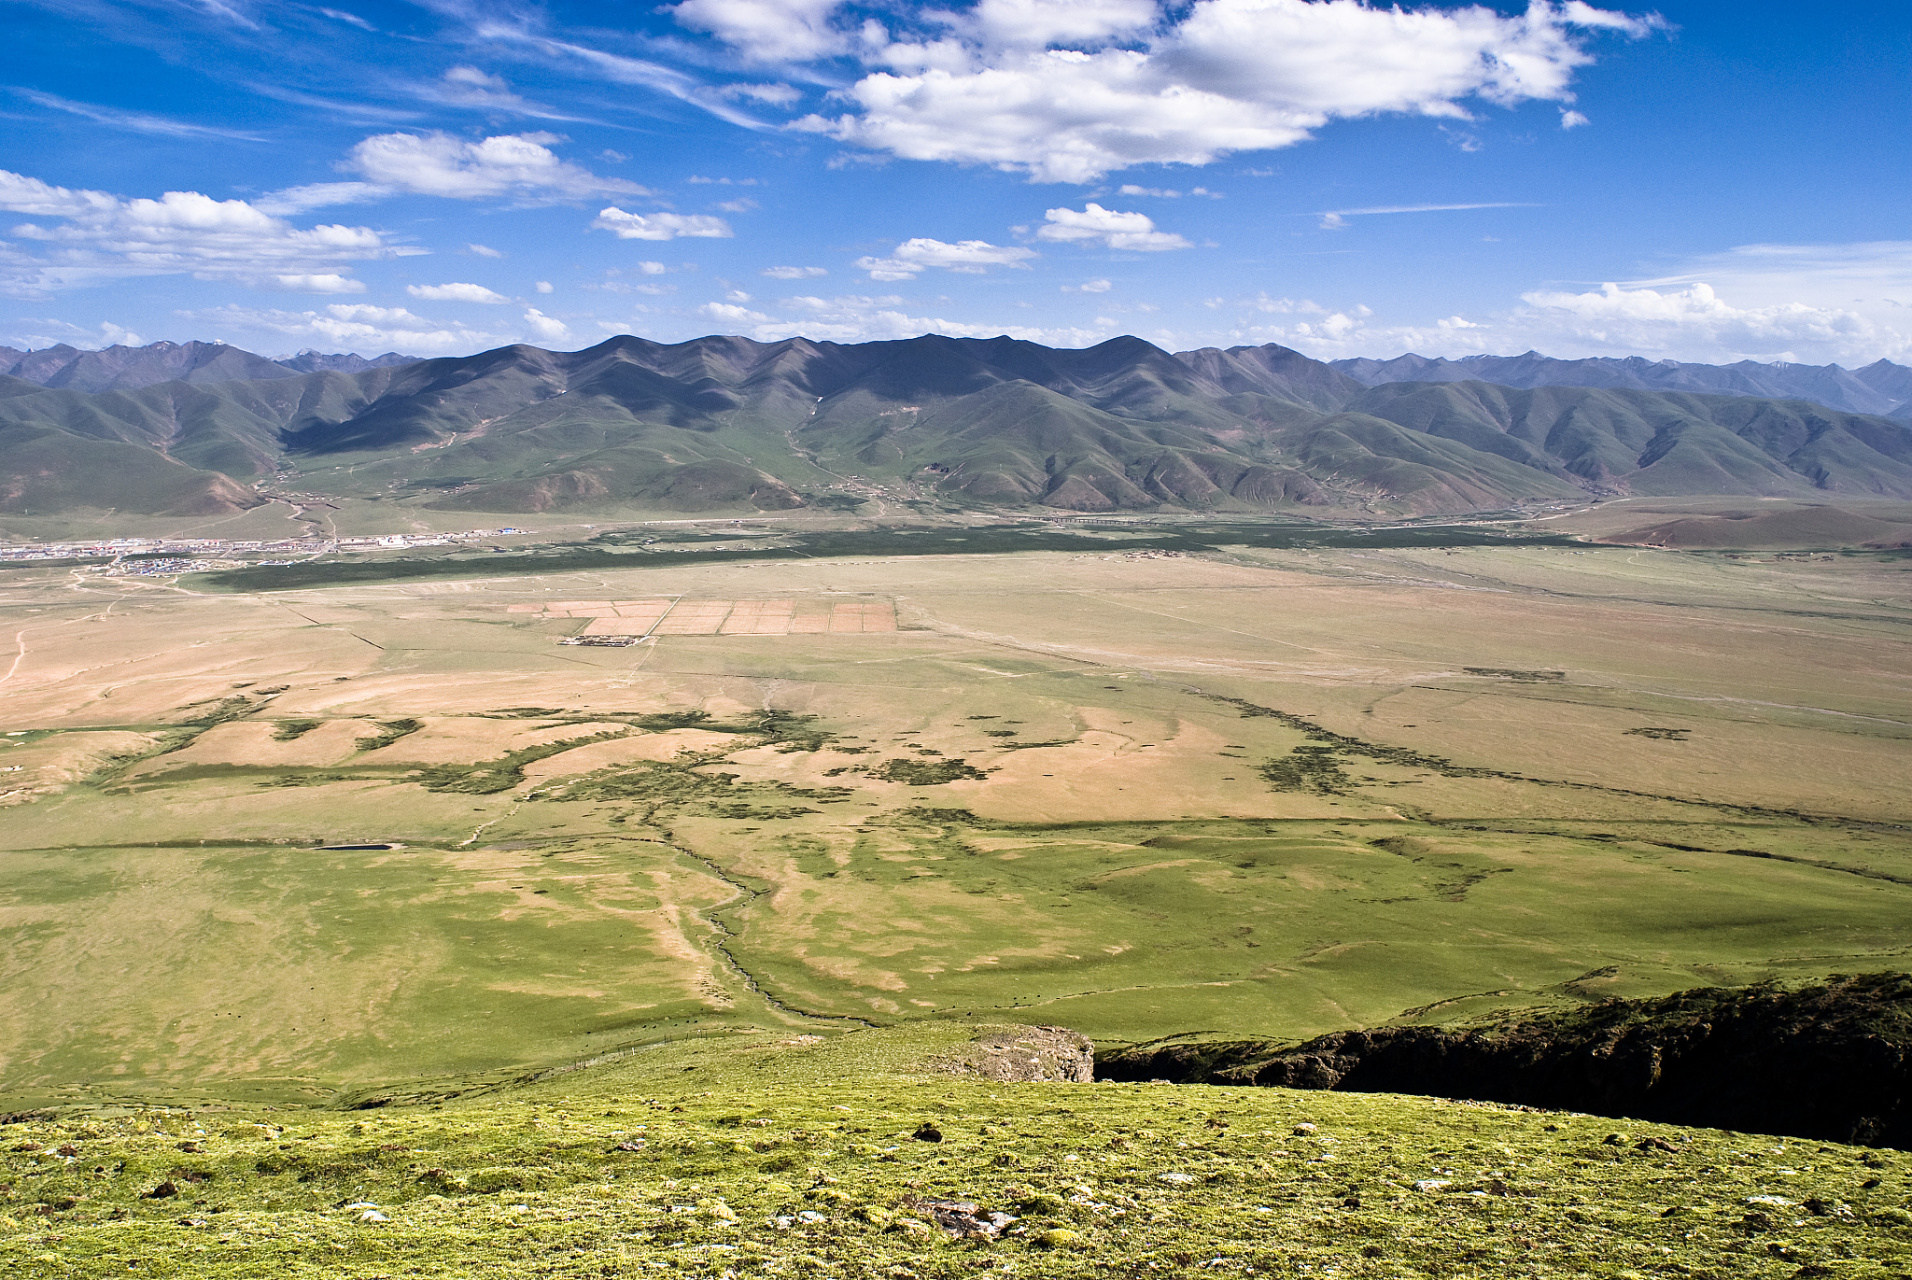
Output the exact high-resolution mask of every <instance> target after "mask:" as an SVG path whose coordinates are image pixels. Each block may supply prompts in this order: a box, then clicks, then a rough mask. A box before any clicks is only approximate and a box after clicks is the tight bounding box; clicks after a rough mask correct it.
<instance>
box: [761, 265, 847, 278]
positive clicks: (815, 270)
mask: <svg viewBox="0 0 1912 1280" xmlns="http://www.w3.org/2000/svg"><path fill="white" fill-rule="evenodd" d="M757 274H758V275H760V276H769V277H770V278H771V279H772V280H813V279H815V278H816V277H818V276H827V275H829V274H830V273H829V272H828V271H825V270H824V269H823V268H822V267H765V268H764V269H763V270H762V271H759V272H758V273H757Z"/></svg>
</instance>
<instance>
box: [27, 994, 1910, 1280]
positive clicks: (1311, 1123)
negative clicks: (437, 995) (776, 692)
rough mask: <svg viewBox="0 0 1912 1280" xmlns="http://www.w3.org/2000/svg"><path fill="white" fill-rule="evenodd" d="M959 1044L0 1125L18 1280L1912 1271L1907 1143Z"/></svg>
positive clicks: (741, 1054)
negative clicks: (354, 1100)
mask: <svg viewBox="0 0 1912 1280" xmlns="http://www.w3.org/2000/svg"><path fill="white" fill-rule="evenodd" d="M969 1034H970V1029H969V1028H966V1027H964V1028H953V1027H950V1026H947V1025H945V1026H942V1027H933V1028H924V1027H917V1028H910V1029H905V1030H901V1031H895V1032H890V1031H885V1032H872V1033H854V1034H850V1035H844V1036H839V1037H835V1038H831V1039H822V1040H819V1039H816V1038H814V1037H805V1036H798V1035H793V1034H792V1033H789V1032H782V1033H762V1034H746V1035H738V1036H734V1037H730V1038H727V1039H724V1040H721V1041H701V1042H680V1043H678V1044H675V1045H667V1046H661V1047H659V1048H656V1049H654V1050H650V1051H645V1052H642V1053H638V1054H635V1055H632V1056H631V1057H628V1058H625V1059H623V1060H621V1061H618V1062H616V1063H613V1064H611V1065H608V1066H603V1067H598V1068H593V1069H590V1070H586V1071H579V1072H572V1073H566V1074H563V1075H559V1076H556V1077H553V1078H550V1079H547V1080H545V1081H544V1082H542V1083H535V1084H530V1085H527V1086H522V1087H520V1088H517V1089H515V1090H512V1091H508V1092H500V1093H492V1094H487V1095H484V1096H480V1097H470V1098H464V1099H458V1098H450V1099H449V1100H447V1101H444V1102H442V1103H438V1104H431V1103H417V1104H412V1105H400V1104H399V1103H396V1102H394V1103H391V1104H388V1105H385V1106H382V1107H379V1108H378V1109H375V1110H367V1111H357V1112H300V1111H265V1112H241V1111H210V1110H201V1111H197V1112H188V1111H181V1110H171V1111H165V1110H149V1111H138V1112H131V1111H129V1112H123V1113H118V1114H114V1113H109V1112H97V1113H91V1114H74V1115H70V1116H66V1117H63V1118H58V1119H29V1120H26V1121H23V1122H17V1123H13V1124H9V1125H6V1126H4V1127H0V1149H3V1154H4V1161H5V1171H4V1173H0V1181H3V1182H4V1184H5V1188H6V1189H5V1200H4V1203H0V1212H4V1215H5V1216H4V1217H0V1274H5V1275H7V1276H19V1277H42V1276H43V1277H76V1276H88V1277H90V1276H108V1275H111V1276H128V1275H142V1276H178V1277H207V1278H213V1277H221V1278H223V1277H254V1276H258V1277H273V1278H274V1280H278V1278H281V1277H303V1276H325V1277H357V1278H360V1280H373V1278H374V1277H384V1278H387V1280H394V1278H396V1277H400V1276H446V1277H453V1276H456V1277H463V1276H473V1277H523V1276H572V1277H587V1276H588V1277H599V1276H648V1275H660V1274H664V1275H669V1274H677V1275H687V1276H706V1277H713V1278H716V1277H751V1276H829V1277H857V1278H860V1277H871V1278H878V1277H881V1278H884V1280H908V1278H910V1277H956V1276H976V1275H988V1274H1000V1275H1018V1276H1031V1277H1076V1276H1083V1277H1087V1276H1096V1277H1103V1276H1107V1277H1137V1276H1179V1275H1190V1276H1193V1275H1208V1274H1222V1275H1238V1276H1248V1275H1256V1276H1294V1277H1300V1276H1310V1277H1326V1276H1343V1277H1373V1278H1375V1280H1383V1278H1387V1280H1407V1278H1410V1277H1412V1278H1418V1277H1482V1278H1486V1277H1494V1278H1496V1280H1498V1278H1500V1277H1535V1278H1543V1277H1544V1278H1552V1277H1560V1278H1562V1280H1565V1278H1566V1277H1647V1276H1685V1277H1707V1278H1710V1280H1754V1278H1759V1277H1775V1278H1777V1277H1793V1276H1839V1277H1851V1278H1853V1280H1861V1278H1865V1280H1874V1278H1884V1277H1902V1276H1906V1275H1909V1274H1912V1212H1909V1211H1908V1210H1912V1203H1908V1197H1912V1179H1909V1178H1908V1173H1912V1158H1908V1157H1906V1156H1905V1155H1903V1154H1901V1153H1897V1152H1890V1151H1873V1150H1867V1149H1864V1148H1856V1147H1844V1146H1834V1145H1830V1144H1823V1143H1812V1142H1800V1141H1797V1140H1788V1139H1779V1138H1772V1137H1761V1136H1756V1135H1750V1134H1729V1133H1724V1132H1721V1131H1716V1130H1692V1129H1681V1128H1678V1127H1674V1126H1668V1125H1652V1124H1637V1123H1630V1122H1623V1121H1614V1120H1609V1119H1599V1118H1593V1117H1585V1116H1575V1115H1569V1114H1565V1113H1557V1112H1538V1111H1523V1110H1516V1109H1510V1108H1504V1107H1498V1106H1489V1105H1475V1104H1462V1103H1454V1102H1445V1101H1440V1100H1435V1099H1428V1098H1412V1097H1400V1096H1391V1095H1352V1094H1332V1093H1315V1092H1297V1091H1290V1090H1282V1089H1253V1088H1236V1089H1230V1088H1216V1087H1208V1086H1169V1085H1150V1084H1130V1085H1116V1084H1058V1083H1040V1084H1005V1083H997V1082H992V1081H986V1080H975V1079H958V1078H956V1077H953V1076H949V1075H946V1074H938V1073H937V1072H936V1071H935V1070H934V1068H933V1067H930V1066H926V1065H925V1063H926V1062H929V1061H933V1059H934V1058H935V1057H936V1056H938V1054H940V1053H945V1052H947V1051H948V1050H950V1049H952V1048H953V1047H955V1046H956V1045H957V1044H960V1043H963V1042H966V1040H967V1038H968V1036H969ZM996 1215H1003V1217H998V1216H996ZM1004 1217H1007V1218H1013V1219H1014V1221H1005V1220H1004ZM952 1227H954V1228H956V1229H957V1230H959V1231H965V1232H966V1233H965V1234H955V1233H953V1232H952V1230H951V1228H952Z"/></svg>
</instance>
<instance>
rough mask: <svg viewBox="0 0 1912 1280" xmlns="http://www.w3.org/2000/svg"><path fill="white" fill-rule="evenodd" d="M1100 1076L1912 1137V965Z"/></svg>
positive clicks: (1245, 1048) (1134, 1058)
mask: <svg viewBox="0 0 1912 1280" xmlns="http://www.w3.org/2000/svg"><path fill="white" fill-rule="evenodd" d="M1096 1075H1097V1077H1098V1078H1100V1079H1108V1080H1131V1081H1134V1080H1152V1079H1165V1080H1172V1081H1177V1082H1180V1083H1205V1084H1233V1085H1273V1086H1279V1087H1283V1088H1290V1089H1337V1090H1343V1091H1346V1092H1352V1093H1414V1094H1429V1095H1434V1096H1437V1097H1451V1098H1468V1099H1473V1100H1477V1101H1482V1102H1501V1103H1515V1104H1520V1105H1525V1106H1535V1107H1547V1108H1553V1109H1561V1110H1571V1111H1583V1112H1592V1113H1595V1114H1598V1115H1608V1116H1626V1117H1631V1118H1635V1119H1641V1120H1652V1121H1659V1122H1663V1123H1671V1124H1683V1125H1695V1126H1705V1127H1710V1128H1720V1129H1733V1130H1741V1131H1747V1132H1753V1133H1778V1134H1789V1135H1792V1136H1795V1137H1801V1138H1812V1139H1819V1140H1824V1141H1834V1142H1851V1143H1859V1144H1863V1145H1867V1146H1885V1147H1908V1146H1912V977H1908V976H1907V975H1905V974H1898V973H1875V974H1867V975H1863V976H1859V977H1844V976H1836V977H1833V978H1830V979H1828V980H1827V981H1826V982H1825V983H1824V984H1821V985H1814V986H1807V987H1802V988H1798V989H1794V990H1788V989H1784V988H1781V987H1779V986H1777V985H1774V984H1761V985H1758V986H1753V987H1743V988H1723V987H1705V988H1699V989H1696V990H1692V991H1682V992H1679V993H1677V994H1675V995H1671V996H1665V997H1662V998H1659V999H1651V1000H1617V999H1616V1000H1605V1001H1601V1002H1600V1003H1598V1004H1595V1005H1592V1006H1590V1007H1587V1008H1582V1009H1574V1010H1569V1011H1565V1012H1559V1013H1541V1014H1532V1015H1528V1016H1525V1017H1516V1018H1508V1019H1504V1020H1501V1021H1498V1022H1496V1023H1493V1024H1491V1025H1485V1026H1477V1027H1471V1028H1470V1027H1382V1028H1377V1029H1374V1030H1369V1031H1338V1032H1335V1033H1333V1034H1331V1035H1325V1036H1320V1037H1317V1038H1316V1039H1313V1040H1310V1041H1308V1042H1307V1043H1305V1044H1301V1045H1295V1046H1282V1045H1280V1044H1278V1043H1276V1042H1272V1041H1233V1042H1210V1043H1182V1044H1162V1043H1159V1042H1158V1043H1155V1044H1151V1045H1142V1046H1138V1047H1136V1048H1132V1049H1127V1050H1121V1051H1118V1052H1115V1053H1112V1054H1108V1055H1105V1056H1103V1057H1102V1058H1100V1059H1099V1060H1098V1062H1097V1065H1096Z"/></svg>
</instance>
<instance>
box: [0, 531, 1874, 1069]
mask: <svg viewBox="0 0 1912 1280" xmlns="http://www.w3.org/2000/svg"><path fill="white" fill-rule="evenodd" d="M1908 585H1912V577H1909V576H1908V572H1907V567H1906V562H1903V561H1895V560H1891V559H1889V558H1882V557H1878V556H1851V557H1844V558H1836V559H1831V560H1821V559H1813V560H1806V561H1773V560H1771V559H1765V560H1735V559H1730V558H1727V557H1724V556H1719V555H1703V554H1684V553H1678V552H1668V551H1654V550H1647V549H1640V548H1621V547H1594V546H1589V547H1586V548H1584V549H1578V548H1528V549H1515V548H1471V549H1466V550H1458V551H1442V550H1438V549H1435V550H1421V551H1347V550H1339V551H1269V550H1248V549H1242V550H1239V551H1227V552H1223V553H1218V554H1215V555H1210V556H1204V557H1194V556H1183V557H1164V556H1161V555H1157V554H1151V553H1147V552H1127V553H1124V552H1121V551H1119V550H1111V551H1109V552H1107V553H1100V554H1064V553H1023V554H1012V555H1011V554H1006V555H978V556H940V557H909V558H906V557H891V558H881V559H869V560H861V559H860V560H827V559H819V560H796V561H781V562H776V563H751V562H747V561H746V562H730V563H723V564H709V565H689V566H678V567H670V568H659V569H651V570H643V569H631V570H618V571H615V572H603V573H566V574H547V575H542V576H517V577H500V578H489V579H487V578H478V577H474V578H470V579H465V580H436V581H432V582H429V583H422V584H394V585H378V586H370V585H368V586H347V587H335V588H328V589H316V588H315V589H309V590H298V591H286V592H271V593H259V594H225V595H210V594H201V593H198V592H196V591H195V590H193V589H192V587H191V585H190V582H189V583H188V584H186V585H179V584H169V583H166V582H158V581H147V580H127V579H114V580H107V579H103V578H100V577H98V576H97V575H92V574H88V573H84V572H80V573H72V572H67V571H64V570H39V569H34V570H29V569H14V570H9V571H7V572H6V573H5V575H4V577H0V721H4V723H0V734H5V735H7V736H4V737H0V741H4V742H7V743H10V744H13V745H8V746H4V747H0V768H5V769H8V770H9V771H8V772H5V773H0V806H4V808H0V814H3V815H4V819H3V821H0V929H4V931H5V937H6V938H7V943H8V945H7V946H6V948H5V950H4V952H0V1024H3V1025H6V1026H7V1027H9V1029H10V1032H11V1034H10V1035H9V1036H8V1037H6V1038H5V1040H4V1041H3V1042H0V1098H4V1100H5V1101H7V1102H8V1103H9V1104H10V1105H29V1104H31V1105H39V1104H44V1103H50V1102H78V1101H109V1100H114V1099H138V1098H149V1099H160V1098H164V1099H168V1100H174V1101H180V1100H185V1101H191V1100H194V1099H198V1100H211V1099H222V1098H223V1099H238V1100H247V1101H254V1102H262V1103H283V1102H300V1101H303V1102H320V1101H325V1100H327V1099H331V1098H334V1097H336V1096H337V1095H339V1093H340V1092H341V1091H345V1092H351V1091H354V1090H364V1089H370V1088H375V1087H378V1086H383V1085H389V1084H392V1083H394V1082H401V1081H412V1082H417V1081H427V1082H436V1084H434V1085H432V1086H431V1087H439V1088H443V1089H445V1090H456V1089H458V1088H464V1087H469V1086H470V1085H471V1084H473V1083H474V1082H482V1081H487V1080H489V1081H498V1080H503V1079H507V1078H509V1077H510V1076H511V1075H512V1074H513V1073H514V1072H521V1071H525V1070H530V1069H535V1068H538V1067H545V1066H550V1065H554V1064H562V1063H565V1062H570V1061H574V1060H577V1059H581V1058H585V1057H589V1056H591V1055H594V1054H597V1053H601V1052H605V1051H612V1050H616V1049H619V1048H622V1047H626V1046H630V1045H635V1044H642V1043H647V1042H651V1041H655V1040H657V1039H659V1038H663V1037H678V1036H683V1035H686V1034H689V1033H692V1032H697V1031H708V1030H717V1029H724V1028H732V1029H736V1028H746V1027H768V1028H774V1029H798V1030H800V1031H803V1032H806V1033H808V1032H815V1033H819V1034H829V1033H832V1032H834V1031H838V1030H843V1029H848V1028H854V1027H858V1026H861V1025H863V1024H864V1023H870V1022H874V1023H890V1022H896V1021H899V1020H906V1019H911V1018H918V1017H953V1018H958V1019H962V1018H968V1017H972V1016H973V1017H975V1018H977V1019H983V1018H991V1019H999V1018H1001V1017H1003V1016H1005V1015H1008V1016H1013V1017H1014V1018H1016V1019H1019V1020H1023V1021H1038V1022H1054V1023H1061V1024H1066V1025H1069V1026H1073V1027H1077V1028H1079V1029H1081V1030H1083V1031H1084V1032H1086V1033H1088V1034H1090V1035H1091V1036H1094V1037H1097V1038H1098V1039H1102V1040H1139V1039H1146V1038H1149V1037H1152V1036H1156V1035H1162V1034H1167V1033H1171V1032H1181V1031H1194V1030H1211V1031H1223V1032H1229V1033H1239V1034H1256V1035H1273V1036H1300V1035H1304V1034H1308V1033H1312V1032H1317V1031H1323V1030H1328V1029H1332V1028H1336V1027H1342V1026H1347V1025H1351V1024H1373V1023H1380V1022H1385V1021H1387V1020H1390V1019H1395V1018H1409V1019H1416V1018H1420V1019H1443V1018H1449V1017H1454V1016H1460V1015H1463V1014H1468V1013H1477V1012H1483V1011H1486V1010H1489V1009H1493V1008H1499V1007H1510V1006H1517V1005H1525V1004H1534V1003H1546V1002H1550V1001H1560V1000H1572V999H1581V998H1586V997H1588V996H1593V995H1598V994H1604V993H1619V994H1646V993H1652V992H1663V991H1669V990H1674V989H1678V988H1681V987H1686V986H1693V985H1699V984H1702V983H1716V982H1733V981H1744V980H1751V979H1755V978H1759V977H1764V976H1782V977H1807V976H1813V975H1819V974H1824V973H1829V972H1840V971H1847V972H1850V971H1859V970H1871V969H1882V968H1902V967H1904V966H1905V964H1906V958H1905V957H1906V953H1907V951H1908V948H1912V932H1909V931H1908V929H1907V925H1906V922H1907V921H1908V920H1912V783H1909V782H1908V779H1912V645H1908V630H1907V627H1908V622H1909V621H1912V592H1909V591H1908ZM647 600H679V601H681V602H683V603H684V604H690V605H693V606H694V605H697V604H699V603H711V602H723V603H724V604H725V605H726V608H727V610H728V611H727V612H726V613H725V617H726V618H730V617H739V616H742V615H739V614H737V612H736V608H737V607H738V606H740V605H741V606H750V607H745V608H744V614H745V615H748V616H749V617H750V618H752V619H755V618H758V617H760V616H763V615H765V614H766V613H771V612H774V613H776V615H777V616H778V617H784V616H788V617H792V618H796V617H810V616H816V617H821V616H823V615H822V613H821V612H820V611H821V610H822V609H824V608H825V607H828V608H829V609H830V610H831V614H830V616H832V617H835V616H836V615H837V613H838V612H839V611H841V610H843V609H844V608H846V607H847V608H850V609H854V610H855V611H856V616H858V617H866V616H873V617H879V618H887V617H889V616H891V613H890V611H891V610H892V609H893V611H894V614H893V616H894V618H895V624H896V627H897V629H896V630H894V631H883V632H849V633H845V632H842V631H840V630H839V631H834V632H824V631H820V630H819V631H803V630H801V629H798V628H795V627H791V628H790V629H789V630H788V631H787V632H786V633H783V634H776V633H775V630H774V629H771V630H770V631H769V632H768V633H766V632H765V631H763V630H760V629H759V628H758V627H757V626H756V624H755V623H754V622H753V624H752V625H751V626H750V627H747V628H746V627H743V626H741V625H739V626H738V627H735V628H730V627H722V628H721V630H720V631H719V633H716V634H674V633H671V634H660V635H659V636H658V638H656V639H655V640H654V641H652V642H646V643H642V644H638V645H635V646H633V647H628V648H599V647H590V646H582V645H562V644H560V643H559V641H560V640H562V639H564V638H566V637H568V636H572V635H574V634H575V633H577V632H578V631H579V630H580V629H582V628H583V627H584V626H586V625H587V621H586V620H585V619H584V618H582V617H580V616H579V615H578V614H577V613H576V611H575V610H573V609H571V608H569V607H568V605H569V604H574V603H576V602H585V603H592V602H607V603H608V604H609V605H610V606H611V607H612V608H613V609H615V607H616V602H619V601H647ZM782 602H789V604H790V611H789V613H788V614H787V615H786V614H784V613H783V612H782V609H783V603H782ZM554 603H556V604H560V605H567V607H565V608H553V607H552V606H553V604H554ZM769 603H774V605H775V607H774V609H772V608H769V607H768V604H769ZM679 607H680V608H681V607H683V605H682V604H680V605H679ZM690 612H695V609H692V610H691V611H690ZM707 612H714V610H707ZM551 615H562V616H551ZM686 616H688V614H687V615H686ZM720 626H721V624H720ZM666 630H668V629H666ZM353 845H358V846H377V847H361V848H350V847H336V846H353ZM326 846H334V847H329V848H328V847H326ZM421 1087H423V1086H421Z"/></svg>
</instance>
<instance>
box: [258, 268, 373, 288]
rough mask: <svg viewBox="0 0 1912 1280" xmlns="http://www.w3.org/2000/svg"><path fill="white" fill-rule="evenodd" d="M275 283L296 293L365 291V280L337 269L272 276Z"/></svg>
mask: <svg viewBox="0 0 1912 1280" xmlns="http://www.w3.org/2000/svg"><path fill="white" fill-rule="evenodd" d="M272 281H273V283H274V284H276V285H278V286H279V287H280V288H281V289H290V290H292V292H294V293H364V292H365V282H364V281H363V280H354V279H353V278H352V277H351V276H342V275H340V274H339V273H338V272H336V271H316V272H314V271H308V272H301V273H294V274H290V275H276V276H274V277H272Z"/></svg>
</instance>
